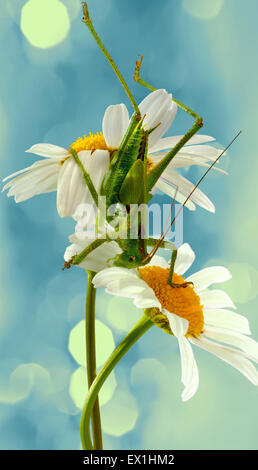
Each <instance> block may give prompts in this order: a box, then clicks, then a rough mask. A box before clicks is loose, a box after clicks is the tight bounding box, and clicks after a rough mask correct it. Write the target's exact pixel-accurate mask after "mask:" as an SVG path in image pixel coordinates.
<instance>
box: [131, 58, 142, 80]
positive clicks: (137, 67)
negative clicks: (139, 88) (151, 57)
mask: <svg viewBox="0 0 258 470" xmlns="http://www.w3.org/2000/svg"><path fill="white" fill-rule="evenodd" d="M139 57H140V59H138V60H137V61H136V64H135V69H134V76H133V79H134V80H135V81H136V82H138V80H139V78H140V69H141V65H142V61H143V55H141V54H139Z"/></svg>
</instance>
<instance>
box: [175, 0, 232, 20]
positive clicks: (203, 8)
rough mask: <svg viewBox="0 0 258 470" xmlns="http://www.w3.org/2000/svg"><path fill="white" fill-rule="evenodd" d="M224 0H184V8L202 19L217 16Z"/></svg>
mask: <svg viewBox="0 0 258 470" xmlns="http://www.w3.org/2000/svg"><path fill="white" fill-rule="evenodd" d="M223 3H224V0H210V1H208V0H184V3H183V6H184V9H185V10H186V11H187V13H189V14H190V15H192V16H194V17H195V18H199V19H202V20H209V19H211V18H215V17H216V16H217V15H218V14H219V12H220V10H221V8H222V6H223Z"/></svg>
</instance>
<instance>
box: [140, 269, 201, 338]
mask: <svg viewBox="0 0 258 470" xmlns="http://www.w3.org/2000/svg"><path fill="white" fill-rule="evenodd" d="M139 271H140V275H141V277H142V279H143V280H144V281H145V282H146V283H147V284H148V286H149V287H151V288H152V289H153V290H154V292H155V295H156V297H157V299H158V300H159V301H160V303H161V306H162V308H164V309H166V310H168V311H169V312H171V313H174V314H175V315H178V316H179V317H181V318H185V319H186V320H188V321H189V327H188V331H187V336H200V334H201V333H202V330H203V326H204V317H203V311H202V309H203V305H201V304H200V297H199V296H198V295H197V294H196V293H195V291H194V289H193V287H192V285H190V284H189V285H187V287H172V286H170V285H169V284H168V283H167V282H168V276H169V269H168V268H167V269H164V268H161V267H159V266H145V267H144V268H139ZM172 282H173V283H174V284H183V283H184V282H185V281H184V278H183V277H182V276H180V275H178V274H176V273H173V280H172Z"/></svg>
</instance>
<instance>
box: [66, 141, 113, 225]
mask: <svg viewBox="0 0 258 470" xmlns="http://www.w3.org/2000/svg"><path fill="white" fill-rule="evenodd" d="M78 157H79V159H80V160H81V162H82V164H83V166H84V168H85V170H86V171H87V172H88V173H89V175H90V176H91V179H92V182H93V184H94V186H95V189H96V190H97V192H98V191H99V188H100V185H101V182H102V179H103V177H104V174H105V172H106V170H107V168H108V165H109V152H108V151H107V150H96V151H95V152H94V153H93V154H92V153H91V151H87V150H83V151H81V152H79V153H78ZM80 204H90V205H93V204H94V203H93V199H92V197H91V194H90V191H89V190H88V188H87V186H86V184H85V181H84V179H83V174H82V171H81V169H80V168H79V167H78V165H77V164H76V162H75V161H74V160H73V159H72V158H68V159H67V160H66V161H65V162H64V163H63V165H62V168H61V170H60V173H59V178H58V186H57V210H58V213H59V215H60V217H72V216H73V215H74V214H75V212H76V209H77V207H78V206H79V205H80Z"/></svg>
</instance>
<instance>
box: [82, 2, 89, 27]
mask: <svg viewBox="0 0 258 470" xmlns="http://www.w3.org/2000/svg"><path fill="white" fill-rule="evenodd" d="M82 11H83V17H82V22H83V23H85V21H88V20H89V19H90V14H89V9H88V5H87V3H86V2H82Z"/></svg>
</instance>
